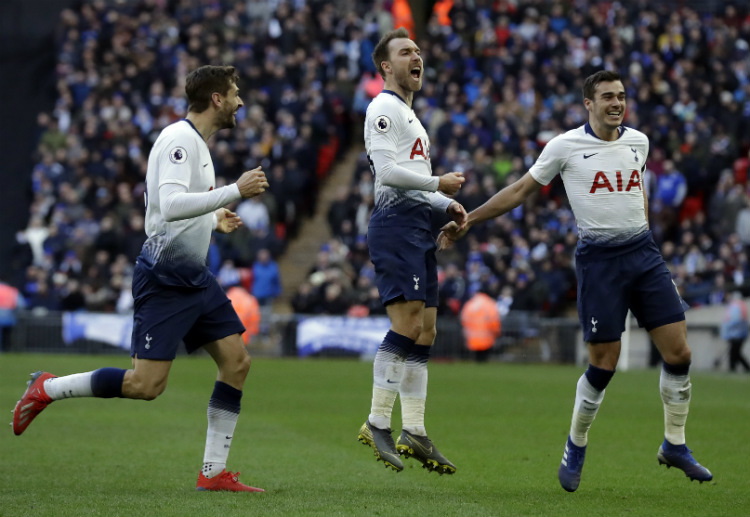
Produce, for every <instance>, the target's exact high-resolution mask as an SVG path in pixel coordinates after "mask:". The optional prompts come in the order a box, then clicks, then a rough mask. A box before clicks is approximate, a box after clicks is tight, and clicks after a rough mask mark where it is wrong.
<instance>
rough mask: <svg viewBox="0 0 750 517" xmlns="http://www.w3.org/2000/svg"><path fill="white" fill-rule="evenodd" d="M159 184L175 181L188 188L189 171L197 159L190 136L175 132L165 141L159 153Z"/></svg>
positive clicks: (196, 152)
mask: <svg viewBox="0 0 750 517" xmlns="http://www.w3.org/2000/svg"><path fill="white" fill-rule="evenodd" d="M158 159H159V162H160V163H159V186H162V185H165V184H168V183H176V184H178V185H183V186H185V187H187V188H188V189H189V188H190V178H191V176H192V174H191V171H192V169H193V167H195V166H196V164H197V163H198V160H199V156H198V149H197V146H196V145H195V142H194V140H193V139H192V138H190V137H188V136H186V135H180V134H176V135H173V136H172V137H170V138H169V140H167V141H165V142H164V143H163V145H162V147H161V152H160V155H159V158H158Z"/></svg>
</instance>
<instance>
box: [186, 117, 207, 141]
mask: <svg viewBox="0 0 750 517" xmlns="http://www.w3.org/2000/svg"><path fill="white" fill-rule="evenodd" d="M182 120H184V121H185V122H187V123H188V124H190V127H192V128H193V129H195V132H196V133H198V136H200V137H201V140H203V135H201V132H200V131H198V129H197V128H196V127H195V126H194V125H193V123H192V122H190V121H189V120H188V119H186V118H184V119H182Z"/></svg>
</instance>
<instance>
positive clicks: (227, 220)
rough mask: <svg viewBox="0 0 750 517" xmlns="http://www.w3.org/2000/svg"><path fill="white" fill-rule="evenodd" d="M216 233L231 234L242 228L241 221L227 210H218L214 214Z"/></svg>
mask: <svg viewBox="0 0 750 517" xmlns="http://www.w3.org/2000/svg"><path fill="white" fill-rule="evenodd" d="M215 213H216V219H217V221H218V222H217V223H216V231H217V232H219V233H232V232H233V231H235V230H236V229H237V228H239V227H240V226H242V219H240V216H238V215H237V214H235V213H234V212H232V211H231V210H229V209H226V208H219V209H218V210H217V211H216V212H215Z"/></svg>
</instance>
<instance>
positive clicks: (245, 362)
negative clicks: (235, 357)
mask: <svg viewBox="0 0 750 517" xmlns="http://www.w3.org/2000/svg"><path fill="white" fill-rule="evenodd" d="M252 364H253V360H252V359H251V358H250V354H248V353H247V352H245V353H244V354H242V356H241V358H240V360H239V361H238V364H237V366H238V370H239V371H238V373H240V374H242V375H247V374H248V372H249V371H250V366H252Z"/></svg>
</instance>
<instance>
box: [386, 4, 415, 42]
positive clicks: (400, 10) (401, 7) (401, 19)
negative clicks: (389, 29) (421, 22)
mask: <svg viewBox="0 0 750 517" xmlns="http://www.w3.org/2000/svg"><path fill="white" fill-rule="evenodd" d="M391 16H392V17H393V28H394V29H398V28H399V27H404V28H405V29H406V30H408V31H409V35H410V36H411V39H415V33H414V17H413V16H412V14H411V7H409V2H408V0H394V2H393V6H392V7H391Z"/></svg>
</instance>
